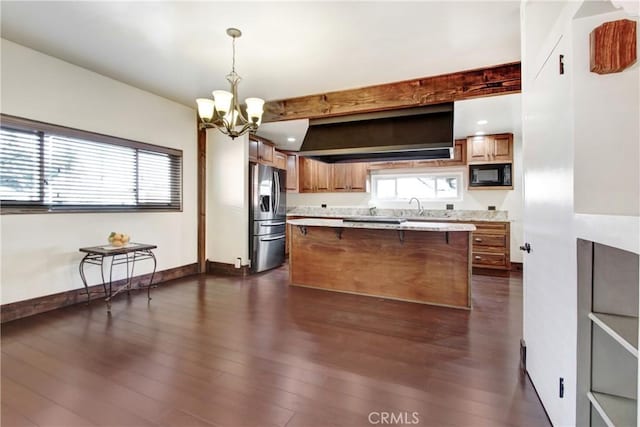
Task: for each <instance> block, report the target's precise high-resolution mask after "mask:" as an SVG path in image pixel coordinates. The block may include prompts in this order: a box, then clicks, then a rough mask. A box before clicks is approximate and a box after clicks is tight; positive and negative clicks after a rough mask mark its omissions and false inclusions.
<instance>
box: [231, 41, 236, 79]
mask: <svg viewBox="0 0 640 427" xmlns="http://www.w3.org/2000/svg"><path fill="white" fill-rule="evenodd" d="M232 39H233V42H232V43H231V45H232V49H233V60H232V61H231V72H232V73H234V74H235V72H236V37H232Z"/></svg>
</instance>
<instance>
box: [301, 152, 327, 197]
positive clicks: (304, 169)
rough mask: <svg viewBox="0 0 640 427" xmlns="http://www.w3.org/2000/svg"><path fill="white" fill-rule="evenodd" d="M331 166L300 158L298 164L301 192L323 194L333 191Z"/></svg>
mask: <svg viewBox="0 0 640 427" xmlns="http://www.w3.org/2000/svg"><path fill="white" fill-rule="evenodd" d="M331 166H332V165H330V164H328V163H323V162H319V161H317V160H311V159H308V158H306V157H300V161H299V163H298V175H299V191H300V192H301V193H322V192H328V191H330V190H331Z"/></svg>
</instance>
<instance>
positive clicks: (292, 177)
mask: <svg viewBox="0 0 640 427" xmlns="http://www.w3.org/2000/svg"><path fill="white" fill-rule="evenodd" d="M287 191H293V192H295V191H298V156H296V155H295V154H287Z"/></svg>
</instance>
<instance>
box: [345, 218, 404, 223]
mask: <svg viewBox="0 0 640 427" xmlns="http://www.w3.org/2000/svg"><path fill="white" fill-rule="evenodd" d="M406 220H407V219H406V218H397V217H393V216H359V217H355V218H345V219H343V220H342V222H369V223H374V224H402V223H403V222H405V221H406Z"/></svg>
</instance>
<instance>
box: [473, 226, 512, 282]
mask: <svg viewBox="0 0 640 427" xmlns="http://www.w3.org/2000/svg"><path fill="white" fill-rule="evenodd" d="M473 225H475V226H476V231H474V232H473V233H472V235H471V243H472V244H473V249H472V254H471V261H472V263H473V267H474V273H487V274H496V275H497V274H500V273H502V274H508V273H509V271H510V270H511V251H510V246H511V244H510V243H511V242H510V239H511V236H510V224H509V223H508V222H473Z"/></svg>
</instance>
